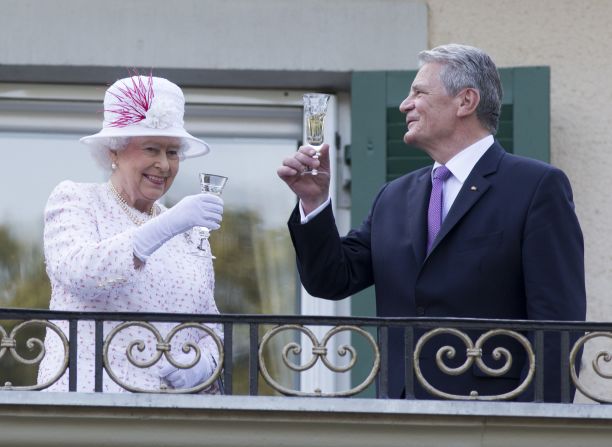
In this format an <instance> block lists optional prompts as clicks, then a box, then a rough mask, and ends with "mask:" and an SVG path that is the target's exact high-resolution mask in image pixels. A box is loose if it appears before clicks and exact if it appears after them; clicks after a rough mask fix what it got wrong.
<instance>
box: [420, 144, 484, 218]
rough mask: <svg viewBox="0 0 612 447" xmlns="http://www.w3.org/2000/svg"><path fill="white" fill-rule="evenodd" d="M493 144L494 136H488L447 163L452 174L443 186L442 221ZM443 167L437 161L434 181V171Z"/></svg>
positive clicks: (434, 167)
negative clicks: (471, 173) (479, 161)
mask: <svg viewBox="0 0 612 447" xmlns="http://www.w3.org/2000/svg"><path fill="white" fill-rule="evenodd" d="M492 144H493V135H487V136H486V137H484V138H483V139H481V140H478V141H477V142H476V143H474V144H472V145H471V146H468V147H466V148H465V149H463V150H462V151H461V152H459V153H458V154H457V155H455V156H454V157H453V158H451V159H450V160H449V161H448V162H447V163H446V165H445V166H446V167H447V168H448V170H449V171H450V172H451V174H452V175H451V176H450V177H449V178H448V179H447V180H446V181H445V182H444V185H443V186H442V202H443V204H442V205H443V206H442V220H444V219H445V218H446V215H447V214H448V210H450V207H451V206H452V204H453V202H454V201H455V199H456V198H457V195H458V194H459V191H460V190H461V187H462V186H463V183H464V182H465V179H467V178H468V175H470V172H472V169H474V166H476V163H478V160H480V157H482V156H483V155H484V153H485V152H486V151H487V149H488V148H489V147H491V145H492ZM438 166H441V165H440V163H438V162H437V161H436V162H435V163H434V166H433V169H432V170H431V175H432V180H433V171H434V170H435V169H436V168H437V167H438Z"/></svg>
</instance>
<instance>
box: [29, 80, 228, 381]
mask: <svg viewBox="0 0 612 447" xmlns="http://www.w3.org/2000/svg"><path fill="white" fill-rule="evenodd" d="M184 105H185V100H184V97H183V93H182V91H181V89H180V88H179V87H178V86H176V85H175V84H173V83H171V82H170V81H168V80H166V79H161V78H157V77H152V76H148V77H147V76H132V77H130V78H126V79H121V80H119V81H117V82H115V83H114V84H113V85H112V86H111V87H110V88H109V89H108V90H107V91H106V95H105V98H104V123H103V128H102V130H101V131H100V132H99V133H97V134H95V135H91V136H88V137H84V138H82V139H81V141H82V142H83V143H85V144H87V145H89V146H90V149H91V152H92V154H93V155H94V157H95V158H96V160H97V161H98V162H99V163H101V165H102V166H103V167H104V168H106V169H107V170H108V171H109V172H110V178H109V179H108V181H107V182H105V183H101V184H96V183H74V182H71V181H63V182H61V183H60V184H59V185H58V186H57V187H56V188H55V189H54V190H53V192H52V193H51V196H50V197H49V201H48V203H47V206H46V209H45V230H44V249H45V260H46V266H47V273H48V275H49V278H50V280H51V285H52V295H51V302H50V309H54V310H77V311H105V312H107V311H111V312H116V311H125V312H179V313H194V314H215V313H218V310H217V306H216V305H215V301H214V296H213V292H214V273H213V266H212V261H211V259H210V257H198V256H192V253H193V251H194V242H192V241H191V238H190V237H189V236H190V231H191V229H192V228H193V227H196V226H202V227H206V228H208V229H212V230H214V229H217V228H219V223H220V221H221V217H222V213H223V202H222V200H221V199H220V198H219V197H217V196H215V195H211V194H196V195H193V196H188V197H185V198H184V199H183V200H181V201H180V202H178V203H177V204H176V205H174V206H173V207H172V208H170V209H167V208H166V207H164V206H163V205H162V204H161V203H159V202H158V200H159V199H160V197H162V196H163V195H164V194H165V193H166V191H168V189H169V188H170V186H171V185H172V182H173V181H174V178H175V177H176V174H177V173H178V170H179V165H180V162H181V161H182V160H184V159H185V158H189V157H197V156H201V155H204V154H206V153H208V152H209V146H208V145H207V144H206V143H205V142H204V141H201V140H199V139H197V138H194V137H193V136H192V135H190V134H189V133H187V132H186V131H185V129H184V127H183V113H184ZM204 243H205V244H207V243H208V242H207V241H204ZM206 248H208V249H209V247H206ZM117 324H118V323H111V322H107V323H105V325H104V333H105V337H106V336H107V335H108V334H109V331H110V330H111V329H113V328H114V327H116V326H117ZM59 326H60V327H61V328H62V330H63V331H64V333H65V334H68V331H67V328H68V325H67V323H66V322H59ZM174 326H176V325H175V324H170V323H165V324H164V323H155V329H157V330H158V331H160V334H161V336H162V337H166V336H167V333H168V331H169V330H170V329H171V328H172V327H174ZM208 327H211V328H212V329H213V330H214V333H216V334H217V335H218V340H219V341H220V340H222V333H221V330H220V328H219V327H217V326H216V325H209V326H208ZM137 340H143V341H144V342H145V349H144V351H143V352H140V351H139V350H138V349H131V350H130V351H131V352H132V353H133V354H134V357H135V358H136V359H137V360H138V361H140V362H147V361H150V360H151V359H153V358H154V356H155V355H158V354H159V353H158V352H156V340H155V336H154V333H153V331H152V330H150V329H146V328H142V327H139V326H134V325H131V326H128V327H127V328H124V329H123V330H122V331H120V332H118V333H117V335H116V336H115V337H114V338H113V342H112V343H111V344H110V345H109V347H108V355H107V359H106V361H107V362H108V363H107V369H109V370H110V371H111V372H112V375H113V376H114V377H115V380H112V379H111V377H109V375H107V374H106V373H105V374H104V380H103V383H104V391H106V392H122V391H125V390H126V389H128V390H147V391H149V390H150V391H155V390H159V389H160V387H162V388H163V387H170V388H177V389H178V388H185V389H186V388H194V387H198V385H200V384H202V383H204V382H205V381H207V380H208V379H210V377H211V375H212V374H213V372H214V371H215V369H216V368H217V364H218V359H219V352H218V347H217V342H216V341H215V340H214V337H213V336H212V335H211V334H210V333H208V332H206V330H203V329H201V328H199V327H190V328H186V329H182V330H180V331H178V332H177V333H176V334H175V335H174V336H173V337H171V340H167V341H169V342H170V345H171V347H172V350H171V351H170V354H171V355H172V358H173V359H174V361H175V362H177V363H179V364H181V365H182V366H190V365H191V364H193V366H191V367H187V368H177V367H175V366H173V365H172V364H171V363H169V362H168V361H167V360H166V359H165V358H162V360H161V361H160V362H158V363H157V364H155V365H153V366H150V367H146V368H138V367H136V366H134V365H133V364H132V362H130V361H129V360H128V357H127V354H126V350H127V348H128V346H129V345H130V343H132V342H135V341H137ZM77 341H78V345H77V346H78V348H77V349H78V350H77V352H78V367H77V371H78V388H77V389H78V390H79V391H93V389H94V365H95V362H94V360H95V359H94V324H93V322H81V323H80V324H79V328H78V340H77ZM185 344H197V346H198V348H199V352H200V354H201V356H200V358H199V360H198V361H197V362H196V361H195V360H196V359H197V357H196V356H195V352H196V351H197V350H196V349H192V350H191V351H190V352H189V353H187V354H186V353H183V352H182V351H181V349H180V348H181V347H183V346H184V345H185ZM45 348H46V351H47V353H46V356H45V358H44V359H43V361H42V362H41V366H40V370H39V377H38V383H39V384H47V383H49V382H53V378H54V376H55V375H56V374H57V373H58V371H59V370H60V368H61V362H62V360H63V358H64V352H65V351H64V348H63V347H62V344H61V342H60V341H59V338H58V337H57V336H54V335H53V331H50V330H48V333H47V337H46V340H45ZM67 376H68V374H63V376H62V377H61V378H60V379H59V380H58V381H56V382H55V383H54V385H53V386H51V387H50V388H49V389H51V390H67V383H68V380H67ZM117 380H118V381H119V382H120V383H121V386H120V385H118V384H117V383H115V382H116V381H117ZM207 391H208V392H216V391H217V387H216V386H215V385H213V386H211V387H208V389H207Z"/></svg>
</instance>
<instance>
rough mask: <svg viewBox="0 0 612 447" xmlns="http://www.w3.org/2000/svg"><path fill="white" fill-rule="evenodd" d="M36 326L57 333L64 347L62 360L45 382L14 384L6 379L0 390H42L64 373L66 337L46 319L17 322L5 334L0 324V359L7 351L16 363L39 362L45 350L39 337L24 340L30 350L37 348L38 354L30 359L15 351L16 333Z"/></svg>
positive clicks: (66, 363) (66, 348)
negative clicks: (24, 384) (23, 384)
mask: <svg viewBox="0 0 612 447" xmlns="http://www.w3.org/2000/svg"><path fill="white" fill-rule="evenodd" d="M37 326H42V327H45V328H48V329H51V330H52V331H53V332H55V333H56V334H57V336H58V337H59V338H60V340H61V341H62V347H63V349H64V358H63V360H62V363H61V364H60V366H59V369H58V370H57V372H56V373H55V374H54V375H53V377H51V378H50V379H49V380H47V381H46V382H43V383H38V384H36V385H26V386H14V385H13V384H12V383H11V382H8V381H7V382H5V383H4V385H3V386H0V390H42V389H45V388H48V387H49V386H51V385H53V384H54V383H55V382H56V381H57V379H59V378H60V377H61V376H62V374H64V372H65V371H66V369H67V368H68V338H67V337H66V335H65V334H64V333H63V332H62V330H61V329H60V328H59V327H58V326H56V325H55V324H53V323H51V322H49V321H46V320H28V321H24V322H22V323H20V324H18V325H17V326H15V327H14V328H13V329H12V330H11V333H10V334H7V333H6V330H5V329H4V328H3V327H2V326H0V359H2V357H3V356H4V355H5V354H6V353H7V352H10V353H11V356H12V357H13V359H15V361H16V362H17V363H18V364H23V365H34V364H36V363H38V362H40V361H41V360H42V359H43V358H44V356H45V354H46V351H45V344H44V341H43V340H41V339H39V338H35V337H31V338H28V339H27V341H26V347H27V348H28V350H30V351H32V350H34V349H35V348H38V349H39V352H38V354H37V355H36V356H35V357H34V358H31V359H28V358H25V357H23V356H21V355H20V354H19V352H17V348H18V346H17V335H18V334H19V333H20V332H21V331H22V330H25V329H26V328H31V327H37Z"/></svg>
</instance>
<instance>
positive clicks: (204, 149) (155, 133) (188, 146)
mask: <svg viewBox="0 0 612 447" xmlns="http://www.w3.org/2000/svg"><path fill="white" fill-rule="evenodd" d="M130 137H171V138H180V139H182V140H183V142H184V143H185V149H184V151H183V156H184V157H185V158H193V157H200V156H202V155H206V154H208V153H209V152H210V146H209V145H208V143H206V142H205V141H203V140H200V139H199V138H196V137H194V136H193V135H191V134H190V133H188V132H187V131H186V130H185V129H182V128H178V127H174V128H173V127H170V128H165V129H155V128H150V127H142V128H139V127H138V126H129V127H128V128H122V127H105V128H103V129H102V130H101V131H100V132H98V133H96V134H93V135H88V136H86V137H83V138H81V139H80V140H79V141H80V142H81V143H83V144H86V145H88V146H97V147H103V146H107V145H108V140H109V139H110V138H130Z"/></svg>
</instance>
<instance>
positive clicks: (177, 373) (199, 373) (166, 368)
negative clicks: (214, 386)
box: [159, 353, 214, 389]
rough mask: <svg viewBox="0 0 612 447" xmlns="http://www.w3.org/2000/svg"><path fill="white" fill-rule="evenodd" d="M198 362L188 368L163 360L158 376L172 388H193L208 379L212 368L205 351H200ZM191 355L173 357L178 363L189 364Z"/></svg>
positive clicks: (191, 359) (191, 360) (212, 370)
mask: <svg viewBox="0 0 612 447" xmlns="http://www.w3.org/2000/svg"><path fill="white" fill-rule="evenodd" d="M201 354H202V355H201V357H200V360H199V361H198V363H196V364H195V365H193V366H192V367H191V368H189V369H180V368H177V367H176V366H173V365H171V364H170V363H169V362H167V361H166V362H164V364H163V366H162V367H161V368H160V371H159V377H160V378H161V379H162V380H164V381H165V382H166V383H167V384H168V385H170V386H171V387H172V388H174V389H185V388H193V387H194V386H197V385H199V384H201V383H202V382H205V381H206V380H208V378H209V377H210V376H212V373H213V372H214V368H213V365H212V362H211V360H210V357H209V356H208V355H207V354H206V353H201ZM193 358H194V356H193V355H187V354H179V355H177V356H175V357H174V360H175V362H176V363H178V364H179V365H189V364H190V363H192V362H193Z"/></svg>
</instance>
